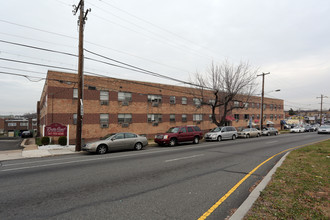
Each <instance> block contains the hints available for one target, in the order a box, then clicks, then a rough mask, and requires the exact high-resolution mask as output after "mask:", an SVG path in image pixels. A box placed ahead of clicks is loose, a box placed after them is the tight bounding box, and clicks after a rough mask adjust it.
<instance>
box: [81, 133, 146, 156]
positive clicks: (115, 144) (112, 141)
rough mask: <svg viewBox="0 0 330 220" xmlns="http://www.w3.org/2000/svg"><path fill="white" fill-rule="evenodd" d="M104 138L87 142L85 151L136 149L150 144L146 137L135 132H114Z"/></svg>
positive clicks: (103, 151)
mask: <svg viewBox="0 0 330 220" xmlns="http://www.w3.org/2000/svg"><path fill="white" fill-rule="evenodd" d="M107 136H108V137H107V138H105V139H104V140H99V141H94V142H90V143H87V144H85V145H84V146H83V147H82V150H83V151H88V152H96V153H98V154H105V153H107V152H108V151H110V150H119V149H135V150H141V149H142V148H143V147H145V146H147V145H148V140H147V138H146V137H143V136H140V135H137V134H134V133H113V134H109V135H107Z"/></svg>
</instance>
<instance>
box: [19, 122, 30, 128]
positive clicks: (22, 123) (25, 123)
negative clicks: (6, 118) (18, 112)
mask: <svg viewBox="0 0 330 220" xmlns="http://www.w3.org/2000/svg"><path fill="white" fill-rule="evenodd" d="M19 126H21V127H23V126H29V123H28V122H20V123H19Z"/></svg>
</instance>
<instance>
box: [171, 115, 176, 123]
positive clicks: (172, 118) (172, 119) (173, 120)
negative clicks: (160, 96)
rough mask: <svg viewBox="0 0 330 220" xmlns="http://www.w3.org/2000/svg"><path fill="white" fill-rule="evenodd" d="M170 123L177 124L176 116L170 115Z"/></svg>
mask: <svg viewBox="0 0 330 220" xmlns="http://www.w3.org/2000/svg"><path fill="white" fill-rule="evenodd" d="M170 122H175V114H170Z"/></svg>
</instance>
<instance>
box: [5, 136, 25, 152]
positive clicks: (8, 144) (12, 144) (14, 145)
mask: <svg viewBox="0 0 330 220" xmlns="http://www.w3.org/2000/svg"><path fill="white" fill-rule="evenodd" d="M22 140H23V139H21V138H0V151H7V150H19V149H22V147H21V146H20V144H21V142H22Z"/></svg>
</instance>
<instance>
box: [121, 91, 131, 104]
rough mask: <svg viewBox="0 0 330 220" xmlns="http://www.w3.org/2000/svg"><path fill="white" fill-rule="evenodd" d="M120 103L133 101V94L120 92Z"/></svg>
mask: <svg viewBox="0 0 330 220" xmlns="http://www.w3.org/2000/svg"><path fill="white" fill-rule="evenodd" d="M118 101H122V102H125V101H126V102H130V101H132V93H131V92H118Z"/></svg>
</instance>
